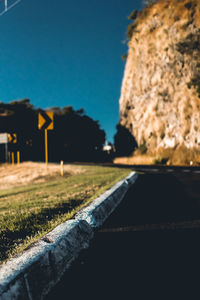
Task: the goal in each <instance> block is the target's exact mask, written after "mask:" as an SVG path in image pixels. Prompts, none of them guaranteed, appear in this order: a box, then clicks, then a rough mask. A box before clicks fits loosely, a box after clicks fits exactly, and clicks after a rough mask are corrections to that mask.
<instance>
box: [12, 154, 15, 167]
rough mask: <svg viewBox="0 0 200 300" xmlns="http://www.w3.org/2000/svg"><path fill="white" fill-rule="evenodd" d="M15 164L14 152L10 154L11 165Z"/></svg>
mask: <svg viewBox="0 0 200 300" xmlns="http://www.w3.org/2000/svg"><path fill="white" fill-rule="evenodd" d="M14 163H15V156H14V152H12V165H14Z"/></svg>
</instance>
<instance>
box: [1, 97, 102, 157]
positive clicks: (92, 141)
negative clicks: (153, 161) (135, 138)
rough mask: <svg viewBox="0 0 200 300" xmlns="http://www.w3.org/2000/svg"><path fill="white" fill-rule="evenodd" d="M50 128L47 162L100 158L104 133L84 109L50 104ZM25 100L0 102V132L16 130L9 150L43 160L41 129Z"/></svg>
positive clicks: (31, 106)
mask: <svg viewBox="0 0 200 300" xmlns="http://www.w3.org/2000/svg"><path fill="white" fill-rule="evenodd" d="M50 110H51V111H53V113H54V130H48V148H49V161H60V160H64V161H76V160H77V161H104V160H106V159H107V157H106V156H105V153H104V152H103V145H104V143H105V136H106V135H105V132H104V130H102V129H101V128H100V125H99V122H98V121H95V120H93V119H92V118H91V117H89V116H88V115H86V113H85V111H84V109H79V110H74V108H73V107H72V106H66V107H63V108H59V107H53V108H51V109H50ZM40 111H41V109H36V108H34V106H33V105H32V104H31V103H30V100H29V99H24V100H20V101H13V102H10V103H8V104H5V103H3V102H1V103H0V132H1V133H3V132H7V133H16V134H17V143H16V144H11V143H9V150H10V151H20V153H21V157H22V160H24V161H25V160H32V161H44V131H41V130H39V129H38V113H39V112H40Z"/></svg>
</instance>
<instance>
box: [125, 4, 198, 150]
mask: <svg viewBox="0 0 200 300" xmlns="http://www.w3.org/2000/svg"><path fill="white" fill-rule="evenodd" d="M132 28H133V33H132V37H131V39H130V42H129V52H128V57H127V61H126V67H125V73H124V78H123V82H122V88H121V97H120V124H121V125H122V126H124V127H126V128H127V129H128V130H129V131H130V132H131V133H132V135H133V136H134V137H135V139H136V141H137V143H138V145H141V144H142V143H144V142H145V143H146V145H147V148H148V149H150V150H152V149H154V150H155V149H159V148H176V147H178V146H179V145H185V146H186V147H187V148H195V147H196V148H199V147H200V1H199V0H193V1H188V0H187V1H184V0H160V1H157V2H156V3H153V4H151V5H149V6H148V7H146V8H145V9H144V10H143V11H141V12H139V13H138V14H137V17H136V19H135V20H134V23H133V26H132Z"/></svg>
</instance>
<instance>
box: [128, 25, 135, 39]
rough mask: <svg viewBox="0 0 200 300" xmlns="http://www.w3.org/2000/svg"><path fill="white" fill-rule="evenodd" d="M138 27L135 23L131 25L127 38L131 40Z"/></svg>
mask: <svg viewBox="0 0 200 300" xmlns="http://www.w3.org/2000/svg"><path fill="white" fill-rule="evenodd" d="M136 27H137V25H136V24H135V23H131V24H129V25H128V30H127V37H128V38H129V39H131V38H132V36H133V33H134V31H135V29H136Z"/></svg>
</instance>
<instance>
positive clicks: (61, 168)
mask: <svg viewBox="0 0 200 300" xmlns="http://www.w3.org/2000/svg"><path fill="white" fill-rule="evenodd" d="M63 174H64V169H63V160H61V161H60V175H61V176H63Z"/></svg>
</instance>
